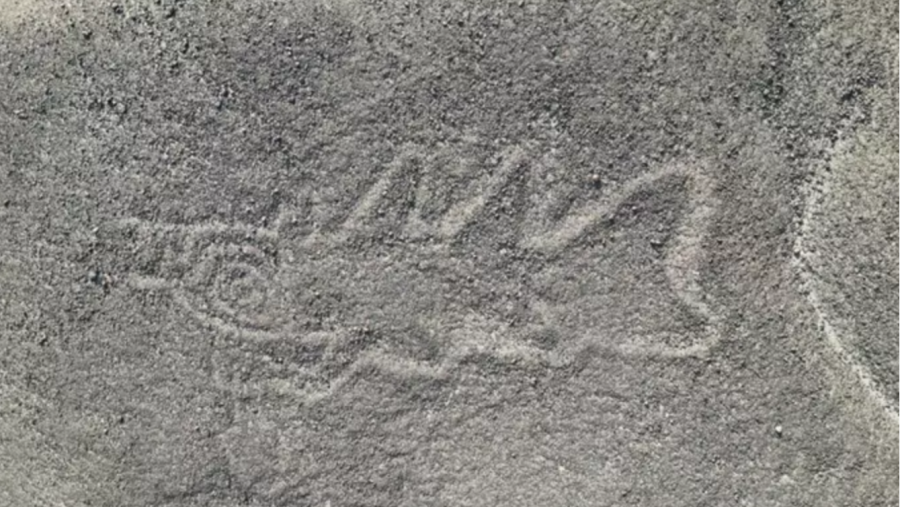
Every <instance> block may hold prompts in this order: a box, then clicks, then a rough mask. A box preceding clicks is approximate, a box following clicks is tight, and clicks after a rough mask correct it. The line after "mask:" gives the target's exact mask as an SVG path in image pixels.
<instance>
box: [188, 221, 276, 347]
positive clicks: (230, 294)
mask: <svg viewBox="0 0 900 507" xmlns="http://www.w3.org/2000/svg"><path fill="white" fill-rule="evenodd" d="M276 261H277V257H276V254H275V248H274V245H270V244H268V242H267V241H266V238H257V237H252V236H246V235H238V234H231V235H229V234H225V233H222V234H218V235H211V236H210V237H204V238H201V239H199V240H196V241H195V242H194V244H193V252H192V262H193V267H192V272H191V275H190V276H189V277H188V279H187V280H186V282H187V283H186V284H185V287H184V288H185V289H186V290H185V291H184V294H183V295H184V298H185V301H186V302H187V303H188V305H189V306H190V308H191V310H193V311H194V312H195V314H197V316H198V318H200V319H201V320H204V321H207V322H209V323H211V324H215V325H218V326H219V327H222V326H224V327H227V328H229V329H233V330H238V331H241V332H250V333H255V332H259V333H264V332H267V331H271V330H273V329H274V327H275V325H276V324H277V322H278V317H279V316H278V315H275V314H274V313H273V312H274V310H273V309H274V308H277V307H278V305H277V304H273V301H272V300H273V298H274V297H275V296H274V293H276V292H277V290H276V284H275V278H276V277H275V273H276V270H277V262H276ZM281 317H283V315H282V316H281Z"/></svg>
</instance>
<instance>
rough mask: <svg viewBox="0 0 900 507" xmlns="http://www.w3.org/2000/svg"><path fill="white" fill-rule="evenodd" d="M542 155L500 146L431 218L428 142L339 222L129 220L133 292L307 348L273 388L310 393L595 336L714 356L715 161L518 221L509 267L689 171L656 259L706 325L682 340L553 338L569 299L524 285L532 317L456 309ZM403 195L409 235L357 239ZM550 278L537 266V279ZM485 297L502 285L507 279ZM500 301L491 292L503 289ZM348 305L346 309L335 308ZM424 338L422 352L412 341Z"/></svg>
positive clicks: (555, 360) (525, 147)
mask: <svg viewBox="0 0 900 507" xmlns="http://www.w3.org/2000/svg"><path fill="white" fill-rule="evenodd" d="M535 150H536V148H535V145H533V144H530V143H523V144H519V145H514V146H510V147H507V148H505V149H502V150H499V152H498V153H497V156H496V157H494V160H495V161H496V163H495V165H494V166H493V167H490V168H486V169H487V170H485V171H483V172H478V177H476V178H474V179H473V180H472V181H471V182H470V184H469V185H468V186H467V187H466V191H465V192H463V193H462V195H461V196H460V197H459V198H458V199H457V200H456V202H452V203H450V204H449V205H448V206H446V207H445V208H444V209H443V210H442V213H440V214H438V215H437V216H435V215H434V214H426V213H423V212H422V207H421V206H420V204H421V203H416V202H415V196H416V195H421V194H422V192H417V188H416V187H417V185H416V182H418V181H420V179H421V177H422V176H423V174H421V173H422V172H423V171H425V172H427V171H434V170H439V169H440V168H434V167H428V166H427V162H428V158H427V157H425V156H423V155H422V154H423V153H424V150H422V149H421V148H420V147H417V146H413V145H408V146H404V147H401V149H400V150H399V152H398V155H397V156H396V157H395V158H394V160H393V161H392V162H391V163H390V164H388V166H387V167H386V168H384V169H383V170H382V171H381V172H380V174H379V176H378V177H377V178H376V179H375V182H374V183H373V184H372V185H371V186H370V187H369V188H368V189H367V191H366V192H364V193H363V194H362V196H361V197H360V198H359V199H358V200H357V201H356V205H355V207H354V208H353V209H352V210H350V211H349V213H348V214H347V215H346V216H345V218H344V219H343V221H342V222H341V223H340V225H339V226H337V227H336V228H331V229H329V230H321V229H320V230H316V229H313V230H311V231H309V232H308V233H306V234H303V235H300V236H297V235H295V234H282V231H283V230H285V228H287V227H290V226H291V224H292V223H294V221H295V220H296V217H297V215H298V213H299V211H298V210H297V209H293V208H291V207H290V206H284V207H283V208H282V209H280V211H279V216H278V217H277V218H276V219H275V220H274V221H272V222H271V225H270V226H268V227H255V226H250V225H246V224H224V223H216V222H207V223H197V224H189V225H175V224H167V223H158V222H151V221H144V220H138V219H126V220H122V221H120V222H118V223H116V224H113V228H115V229H120V230H127V231H129V235H130V237H132V238H133V239H134V240H135V244H136V245H138V247H136V248H137V249H138V250H142V249H150V250H154V252H153V255H152V257H153V258H154V259H156V260H157V261H156V265H155V267H154V269H152V270H143V271H141V270H135V272H132V273H130V274H128V276H127V279H128V281H129V285H130V286H131V287H133V288H135V289H141V290H162V291H167V292H168V293H170V294H171V296H172V297H173V298H174V300H175V301H176V302H177V303H178V304H179V305H180V306H181V307H183V309H184V310H185V311H186V312H187V313H189V314H190V315H191V316H193V318H194V319H195V320H196V321H197V322H199V323H200V324H202V325H205V326H208V327H209V329H211V330H213V331H214V332H216V333H220V334H222V335H225V336H228V337H230V338H231V339H236V340H238V341H243V342H247V343H266V342H290V343H295V344H300V345H302V346H303V347H307V348H308V349H309V351H310V352H309V353H310V354H312V356H314V360H311V361H308V362H305V363H304V364H303V365H295V367H291V368H293V369H290V368H288V369H290V370H291V371H290V372H289V373H286V374H284V375H279V378H278V379H277V380H271V381H270V382H269V385H268V387H269V388H272V389H275V390H277V391H279V392H293V393H295V394H299V395H302V396H303V397H305V398H306V399H317V398H320V397H322V396H326V395H327V394H328V393H329V392H331V391H332V390H333V389H335V388H336V387H338V386H339V385H341V383H342V382H343V381H344V380H346V379H347V378H349V377H350V376H352V375H353V373H354V372H355V371H358V370H360V369H361V368H369V367H375V368H379V369H381V370H384V371H390V372H395V373H397V374H401V375H423V376H432V377H439V376H442V375H445V374H447V373H448V372H449V371H450V370H451V369H452V367H453V366H454V365H455V364H457V363H458V362H459V361H460V360H462V359H463V358H465V357H467V356H471V355H474V354H488V355H491V356H493V357H495V358H497V359H500V360H506V361H509V362H514V363H531V364H546V365H563V364H566V363H567V361H569V360H570V358H571V357H572V355H573V353H576V352H577V350H579V349H580V348H583V347H586V346H590V347H600V348H607V349H609V350H612V351H615V352H616V353H620V354H627V355H638V356H667V357H684V356H696V355H702V354H705V353H707V352H708V351H709V350H710V348H711V347H713V346H714V345H715V344H716V343H717V341H718V340H719V334H718V321H717V318H716V314H715V311H714V302H713V301H712V300H711V298H710V295H709V293H708V291H706V290H704V288H703V285H702V283H701V278H702V271H703V263H704V241H705V238H706V235H707V229H708V227H709V224H710V221H711V219H712V217H713V214H714V213H715V212H716V204H717V203H716V199H715V196H714V193H713V180H712V176H711V172H710V168H709V167H708V165H707V164H706V163H703V162H697V161H690V162H687V161H686V162H681V163H672V164H666V165H662V166H660V167H658V168H656V169H655V170H651V171H649V172H647V173H645V174H641V175H639V176H637V177H635V178H634V179H632V180H630V181H628V182H625V183H623V184H619V185H609V187H608V188H604V189H603V192H602V196H601V197H600V198H599V199H594V200H592V201H589V202H587V203H586V204H585V205H583V206H581V207H579V208H577V209H573V210H571V211H570V212H569V213H568V215H567V216H565V217H563V218H562V219H561V220H557V221H555V222H552V223H547V224H544V225H540V224H538V223H537V222H535V221H530V220H527V219H526V218H525V217H524V215H523V216H519V217H517V218H516V220H518V221H519V222H520V224H521V229H520V232H519V235H518V238H519V239H518V241H517V243H516V244H515V245H513V246H512V249H513V250H515V252H512V253H510V252H506V255H508V256H509V257H510V259H513V260H510V262H511V263H514V262H516V261H515V259H517V258H525V257H528V256H540V257H541V258H543V259H547V260H548V262H549V263H551V264H552V262H553V259H554V258H556V257H560V256H561V255H562V254H564V253H566V252H567V251H569V250H570V249H571V248H572V245H574V244H575V243H576V242H577V241H578V240H579V238H583V237H585V235H587V234H590V233H591V232H592V231H594V230H596V229H597V228H598V227H601V228H602V225H603V222H604V221H606V220H608V219H610V218H611V217H612V216H614V215H615V213H616V212H617V210H618V209H619V208H620V207H621V206H622V205H623V203H625V202H626V201H627V200H628V199H630V198H633V196H634V195H635V194H636V193H637V192H640V191H646V190H652V189H653V188H654V186H656V185H658V184H660V183H661V182H666V181H668V182H671V181H673V180H677V181H678V182H680V185H681V186H680V188H682V189H683V194H684V199H683V200H684V203H685V204H684V206H683V209H682V210H680V211H679V213H680V215H679V217H678V219H677V220H675V221H674V222H673V223H675V224H676V225H675V226H674V227H675V230H672V231H669V232H668V233H667V234H668V236H667V237H669V238H670V239H669V240H668V241H667V242H666V244H665V245H662V247H663V248H662V253H661V256H660V260H659V262H658V263H655V264H656V265H648V266H647V268H648V269H655V270H658V271H659V272H660V273H661V274H662V275H661V276H664V278H665V280H666V283H665V286H664V287H662V288H660V289H659V290H660V291H663V292H665V291H668V293H669V296H667V297H668V298H669V299H672V300H674V301H676V302H677V303H678V304H679V305H680V306H681V307H682V308H683V309H684V311H685V312H687V313H688V314H690V315H691V316H692V317H691V318H692V319H694V320H695V321H697V322H698V323H699V324H698V325H697V326H695V327H693V328H691V329H690V330H687V331H683V332H682V334H687V335H689V336H687V338H685V339H683V340H682V341H680V342H679V343H677V344H672V343H666V342H665V341H655V339H654V335H653V333H652V332H651V333H644V334H643V335H641V334H640V333H638V331H639V330H636V331H634V333H630V332H625V333H623V336H624V338H622V337H620V338H617V339H614V340H609V339H608V338H607V337H605V336H603V334H602V333H597V332H595V331H594V330H592V329H578V330H575V331H573V330H572V329H566V328H565V326H563V327H561V328H560V329H563V331H562V333H563V334H566V336H567V339H565V340H559V341H558V342H557V343H556V344H555V345H553V346H549V347H548V346H546V345H541V344H536V343H535V342H534V341H533V340H531V339H530V338H529V337H532V336H534V335H536V334H540V333H542V332H545V331H546V330H552V329H553V328H555V327H556V326H557V324H560V325H562V324H561V323H558V322H557V320H559V319H564V314H565V313H566V311H569V310H567V309H566V308H560V306H563V307H564V306H565V305H564V304H562V305H560V304H558V303H554V302H553V301H544V300H542V299H541V296H540V294H525V295H524V298H525V299H527V300H528V301H529V303H528V304H527V305H525V306H527V311H525V313H526V314H527V315H525V316H524V317H522V322H521V323H513V322H508V321H507V319H505V318H504V317H503V315H500V314H498V313H497V311H494V310H492V309H491V305H490V304H485V305H481V306H479V305H460V304H459V303H458V301H457V299H458V296H459V294H460V293H462V292H465V291H469V292H473V293H474V292H477V291H478V290H479V289H478V281H477V280H473V277H474V276H476V275H475V274H473V273H475V272H477V270H476V269H472V268H473V264H472V262H475V261H472V260H471V258H470V256H469V255H468V254H467V252H466V250H465V247H459V246H458V244H459V243H461V240H462V238H463V237H464V236H465V234H466V231H467V229H468V228H469V227H470V226H472V225H473V224H477V223H478V222H479V221H480V220H482V219H484V217H485V216H487V215H488V214H491V213H497V212H498V211H497V210H495V209H493V208H492V207H491V206H492V203H493V202H494V201H495V200H497V199H499V198H500V196H502V195H503V194H504V193H506V192H510V191H511V189H513V188H514V187H515V186H516V185H520V184H522V181H523V178H526V177H527V174H528V171H527V168H528V167H529V165H530V164H533V163H535V162H534V160H538V158H537V157H536V153H535ZM410 182H412V184H410ZM397 189H400V191H402V192H407V193H412V194H413V198H412V201H413V202H414V204H413V206H412V207H411V208H409V209H407V210H405V211H404V213H403V214H402V215H397V216H400V217H401V220H402V221H403V223H402V224H399V227H396V229H398V230H399V231H401V233H400V236H399V238H394V239H395V240H396V241H394V242H392V243H391V246H389V247H385V248H379V249H377V252H376V251H375V250H372V252H367V251H366V249H365V247H362V250H361V249H360V248H348V247H347V245H348V244H350V243H352V242H353V241H354V238H357V237H359V236H366V237H372V236H373V235H375V236H377V235H378V226H377V222H378V217H379V216H380V214H381V213H382V212H383V210H384V209H385V208H386V207H388V208H389V207H391V206H394V205H395V203H394V202H393V200H392V199H394V198H395V197H396V196H395V195H394V194H396V193H397V191H398V190H397ZM392 195H394V197H393V198H392ZM407 202H409V200H406V199H404V200H403V203H407ZM401 204H402V203H401ZM401 204H397V205H401ZM394 225H398V224H394ZM135 253H138V254H139V253H140V252H135ZM498 255H499V254H498ZM475 267H477V266H475ZM587 269H591V268H590V267H588V268H587ZM598 269H599V268H598ZM541 276H542V275H541V274H540V273H535V274H534V279H535V280H539V279H540V278H541ZM500 290H502V291H505V292H507V293H510V292H517V293H519V292H521V291H522V290H527V288H521V287H517V286H516V282H515V280H512V281H510V283H509V284H508V285H507V286H505V287H504V288H500ZM376 292H377V293H379V294H388V295H392V294H393V295H394V297H393V298H391V297H389V298H388V299H389V300H390V302H389V303H384V304H376V303H373V302H371V301H374V300H384V298H374V297H367V294H375V293H376ZM484 292H485V293H487V294H492V293H493V292H495V288H486V289H484ZM486 297H487V298H488V301H489V300H490V298H491V297H494V296H492V295H491V296H486ZM500 297H501V296H500V295H497V296H496V298H498V299H499V298H500ZM510 304H512V303H510ZM554 305H556V306H554ZM338 306H339V307H341V308H343V310H341V311H335V308H336V307H338ZM430 322H431V323H435V322H439V323H440V324H441V325H440V326H432V325H429V323H430ZM401 328H402V329H415V331H411V333H413V334H414V336H415V337H414V338H413V339H412V341H413V342H417V341H423V342H427V343H429V344H430V345H429V346H430V347H432V348H433V349H434V351H433V352H432V353H429V354H430V355H429V354H425V355H423V354H418V353H410V352H409V350H408V349H407V348H404V347H405V346H406V345H398V344H397V343H395V342H396V340H392V338H391V334H392V332H394V330H397V329H401ZM435 328H443V329H450V330H451V331H449V332H447V333H445V334H446V335H447V336H438V337H435V336H428V335H429V329H435ZM570 335H571V336H570ZM413 348H414V349H416V348H420V349H421V348H422V347H421V346H420V345H418V344H414V345H413ZM426 356H427V357H426ZM281 368H282V369H284V368H287V367H284V366H282V367H281ZM282 373H284V372H282ZM297 379H304V380H302V381H298V380H297Z"/></svg>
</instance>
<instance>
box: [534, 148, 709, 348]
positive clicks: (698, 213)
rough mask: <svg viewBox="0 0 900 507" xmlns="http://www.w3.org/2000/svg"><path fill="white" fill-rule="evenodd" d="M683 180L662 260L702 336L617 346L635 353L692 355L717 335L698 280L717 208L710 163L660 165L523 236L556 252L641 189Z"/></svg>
mask: <svg viewBox="0 0 900 507" xmlns="http://www.w3.org/2000/svg"><path fill="white" fill-rule="evenodd" d="M675 177H677V178H682V179H684V183H685V188H686V190H687V193H688V210H687V212H686V214H685V216H684V217H683V218H682V220H681V221H680V224H679V226H678V230H677V231H676V233H675V235H674V238H673V240H672V241H671V244H669V245H667V248H666V253H665V256H664V258H663V264H664V267H665V273H666V276H667V278H668V282H669V285H670V288H671V289H672V291H673V292H674V293H675V295H676V297H677V298H678V299H680V300H681V302H682V303H684V304H685V305H686V306H687V307H689V308H691V309H692V310H693V312H694V313H695V314H696V315H697V316H699V317H701V318H702V319H703V320H704V321H705V326H704V327H705V336H704V337H702V338H701V339H699V340H697V341H695V342H694V343H693V344H692V345H689V346H686V347H671V346H666V345H663V344H641V345H631V344H620V345H619V346H618V348H619V350H620V351H622V352H626V353H632V354H638V355H661V356H673V357H682V356H692V355H698V354H703V353H705V352H707V351H708V350H709V349H710V347H712V346H714V345H715V344H716V343H717V342H718V341H719V339H720V335H719V332H718V318H717V314H716V313H715V312H714V311H713V310H712V309H711V307H710V301H709V299H710V296H709V295H708V294H707V293H706V291H704V290H703V288H702V286H701V283H700V280H701V275H702V265H703V262H704V251H703V242H704V241H705V239H706V237H707V234H708V229H709V226H710V224H711V221H712V218H713V215H714V213H715V211H716V208H717V207H718V203H717V201H716V198H715V195H714V193H713V180H712V178H711V176H710V173H709V167H707V166H706V164H704V163H703V162H699V161H695V162H693V163H691V164H686V163H679V164H671V165H667V166H664V167H662V168H661V169H658V170H656V171H652V172H649V173H646V174H643V175H641V176H638V177H636V178H634V179H632V180H630V181H628V182H626V183H624V184H622V185H620V186H618V187H617V188H613V189H611V190H609V191H608V192H607V193H606V194H605V195H604V197H602V198H601V199H599V200H597V201H595V202H590V203H588V204H586V205H584V206H583V207H581V208H580V209H577V210H575V211H574V212H572V213H571V214H569V216H567V217H566V218H564V219H563V220H561V221H560V222H559V223H557V224H555V226H551V227H547V228H546V229H547V230H546V231H545V232H539V233H536V234H532V235H530V236H529V237H527V238H525V239H524V240H523V246H524V247H526V248H529V249H533V250H537V251H541V252H545V253H549V254H556V253H560V252H561V251H563V250H565V249H566V248H567V247H568V246H569V245H571V244H572V243H573V242H574V241H576V240H577V239H578V238H579V237H581V236H583V235H584V234H586V232H587V231H588V230H589V229H590V228H591V227H593V226H594V225H595V224H597V223H600V222H603V221H605V220H609V219H611V218H612V217H613V216H614V215H615V213H616V212H617V210H618V209H619V208H620V206H622V204H623V203H624V202H625V201H626V200H627V199H628V198H630V197H631V196H633V195H634V194H635V193H636V192H638V191H639V190H641V189H645V188H649V187H652V186H653V185H654V184H657V183H658V182H660V181H661V180H663V179H666V178H675Z"/></svg>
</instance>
